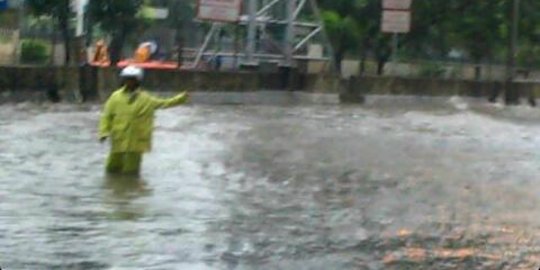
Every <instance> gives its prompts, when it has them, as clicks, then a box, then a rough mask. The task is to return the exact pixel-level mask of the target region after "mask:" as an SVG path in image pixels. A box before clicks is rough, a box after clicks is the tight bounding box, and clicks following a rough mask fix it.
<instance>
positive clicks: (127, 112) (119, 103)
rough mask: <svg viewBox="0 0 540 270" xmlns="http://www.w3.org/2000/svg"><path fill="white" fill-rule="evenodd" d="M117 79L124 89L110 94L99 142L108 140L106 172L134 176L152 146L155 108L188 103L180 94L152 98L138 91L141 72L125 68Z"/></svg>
mask: <svg viewBox="0 0 540 270" xmlns="http://www.w3.org/2000/svg"><path fill="white" fill-rule="evenodd" d="M120 77H121V78H122V80H123V84H122V85H123V86H122V87H121V88H120V89H118V90H116V91H115V92H113V94H112V95H111V96H110V97H109V99H108V100H107V102H106V103H105V107H104V109H103V112H102V115H101V120H100V123H99V140H100V142H102V143H103V142H105V140H106V139H107V138H110V141H111V151H110V153H109V157H108V159H107V164H106V171H107V173H119V174H131V175H137V174H139V172H140V167H141V162H142V156H143V154H144V153H145V152H149V151H150V150H151V147H152V133H153V130H154V114H155V111H156V110H157V109H163V108H171V107H175V106H179V105H181V104H184V103H186V102H187V100H188V98H189V95H188V93H187V92H183V93H181V94H179V95H177V96H175V97H173V98H169V99H161V98H157V97H154V96H152V95H150V94H149V93H147V92H146V91H144V90H143V89H142V88H141V82H142V80H143V77H144V71H143V70H142V69H141V68H138V67H134V66H128V67H126V68H124V69H123V70H122V72H121V73H120Z"/></svg>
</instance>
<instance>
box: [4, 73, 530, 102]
mask: <svg viewBox="0 0 540 270" xmlns="http://www.w3.org/2000/svg"><path fill="white" fill-rule="evenodd" d="M81 71H83V70H82V69H81V68H77V67H71V68H61V67H30V66H28V67H20V66H18V67H0V101H21V100H36V99H43V100H45V99H47V98H50V94H51V91H53V90H56V91H57V92H58V94H59V95H60V96H61V97H62V98H63V99H64V100H68V101H70V100H97V101H99V100H104V99H105V98H107V97H108V95H109V93H110V92H111V91H112V90H114V89H116V88H118V87H119V85H120V81H119V79H118V72H119V70H118V69H115V68H105V69H96V68H88V69H85V70H84V72H81ZM289 75H290V77H288V76H287V75H286V74H285V73H257V72H235V73H233V72H198V71H155V70H148V71H147V72H146V79H145V82H144V86H145V87H146V88H148V89H151V90H152V91H159V92H178V91H181V90H191V91H194V92H219V93H234V95H239V94H240V95H241V94H242V93H246V92H249V93H253V92H261V91H276V90H277V91H282V92H292V91H296V92H301V93H311V94H313V93H316V94H333V95H337V94H339V96H340V99H341V102H343V103H361V102H363V100H364V97H365V96H366V95H410V96H468V97H482V98H487V97H491V96H493V95H494V94H495V93H497V92H501V91H502V90H504V89H505V88H507V85H505V84H504V83H503V82H484V81H466V80H439V79H416V78H414V79H412V78H397V77H360V78H359V77H353V78H351V79H349V80H340V79H339V78H338V77H335V76H331V75H315V74H297V73H292V75H291V74H289ZM286 81H289V82H290V84H289V86H285V82H286ZM80 86H82V87H80ZM511 87H512V88H513V89H514V90H515V91H516V93H517V94H519V95H521V96H522V97H531V96H539V95H540V83H533V82H516V83H514V84H512V85H511Z"/></svg>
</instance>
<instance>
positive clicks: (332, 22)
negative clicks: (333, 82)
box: [322, 10, 359, 70]
mask: <svg viewBox="0 0 540 270" xmlns="http://www.w3.org/2000/svg"><path fill="white" fill-rule="evenodd" d="M322 16H323V20H324V24H325V27H326V30H327V31H328V35H329V38H330V40H331V43H332V46H333V47H334V60H335V63H336V68H337V70H341V61H342V60H343V58H344V57H345V54H346V53H347V52H349V51H351V50H353V49H356V48H357V43H358V40H359V36H358V35H359V30H358V25H357V23H356V21H355V20H354V19H353V18H352V17H351V16H347V17H342V16H341V15H340V14H338V13H337V12H335V11H328V10H327V11H324V12H323V13H322Z"/></svg>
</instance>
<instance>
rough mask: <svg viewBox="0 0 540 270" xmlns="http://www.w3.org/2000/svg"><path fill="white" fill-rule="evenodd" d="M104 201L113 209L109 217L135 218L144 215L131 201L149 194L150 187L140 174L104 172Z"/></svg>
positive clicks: (139, 207) (119, 218)
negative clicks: (105, 192) (105, 193)
mask: <svg viewBox="0 0 540 270" xmlns="http://www.w3.org/2000/svg"><path fill="white" fill-rule="evenodd" d="M104 187H105V190H106V191H108V192H107V196H106V199H105V202H106V203H107V204H108V205H109V206H110V207H112V208H113V209H114V211H113V213H112V215H111V218H112V219H118V220H136V219H138V218H140V217H143V216H144V209H143V207H142V206H140V205H133V204H132V203H131V202H133V201H135V200H136V199H138V198H140V197H142V196H150V195H151V189H150V188H149V187H148V185H147V182H146V181H144V180H143V179H142V178H141V177H140V176H132V175H118V174H106V176H105V183H104Z"/></svg>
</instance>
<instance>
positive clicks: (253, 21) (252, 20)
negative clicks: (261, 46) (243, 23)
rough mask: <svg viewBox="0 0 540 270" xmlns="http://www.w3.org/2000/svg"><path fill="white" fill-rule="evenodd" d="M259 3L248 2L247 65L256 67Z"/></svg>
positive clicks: (249, 0)
mask: <svg viewBox="0 0 540 270" xmlns="http://www.w3.org/2000/svg"><path fill="white" fill-rule="evenodd" d="M257 1H258V0H248V12H249V13H248V37H247V46H246V54H247V65H249V66H254V65H256V63H255V42H256V40H255V39H256V35H257Z"/></svg>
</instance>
